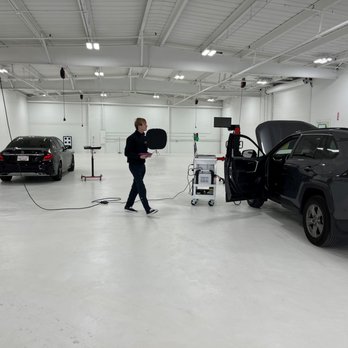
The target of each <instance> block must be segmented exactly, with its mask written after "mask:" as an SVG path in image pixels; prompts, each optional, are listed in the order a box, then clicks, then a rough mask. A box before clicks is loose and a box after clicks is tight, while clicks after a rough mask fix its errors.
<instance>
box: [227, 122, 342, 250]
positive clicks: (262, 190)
mask: <svg viewBox="0 0 348 348" xmlns="http://www.w3.org/2000/svg"><path fill="white" fill-rule="evenodd" d="M274 122H276V123H274ZM294 125H295V123H294V121H290V123H289V122H288V123H287V122H286V121H273V122H272V121H268V122H266V123H265V124H261V125H260V126H258V128H257V129H256V133H257V139H258V143H259V146H258V145H257V144H256V143H254V142H253V140H252V139H250V138H249V137H247V136H244V135H239V134H231V135H230V137H229V141H228V147H227V154H226V160H225V189H226V201H239V200H248V203H249V205H250V206H252V207H254V208H260V207H261V206H262V205H263V203H264V202H265V201H266V200H267V199H270V200H272V201H274V202H277V203H280V204H281V205H283V206H285V207H288V208H295V209H296V210H298V211H299V212H300V213H301V214H302V216H303V227H304V231H305V234H306V236H307V238H308V240H309V241H310V242H311V243H313V244H314V245H317V246H325V245H331V244H333V243H335V242H336V241H337V239H338V238H337V237H338V236H339V235H340V233H339V232H342V231H343V232H345V233H346V234H348V129H347V128H327V129H318V128H316V127H314V126H312V125H309V124H304V123H303V122H298V125H297V126H295V128H296V129H298V131H297V132H295V133H293V134H291V135H289V136H287V137H285V138H284V139H283V140H280V139H281V138H282V137H283V135H285V134H286V133H291V130H293V128H292V126H294ZM279 140H280V141H279ZM242 143H243V144H246V143H248V147H251V145H249V144H251V143H253V146H254V148H253V149H251V150H246V151H240V150H241V148H240V147H241V144H242ZM274 143H276V145H275V146H274ZM271 147H273V148H272V149H271ZM254 149H255V150H254Z"/></svg>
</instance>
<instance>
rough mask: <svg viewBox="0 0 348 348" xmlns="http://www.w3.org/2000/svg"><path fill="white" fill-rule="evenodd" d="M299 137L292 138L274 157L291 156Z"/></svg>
mask: <svg viewBox="0 0 348 348" xmlns="http://www.w3.org/2000/svg"><path fill="white" fill-rule="evenodd" d="M297 139H298V137H296V138H292V139H290V140H289V141H287V142H286V143H284V144H283V145H281V146H280V148H279V149H278V150H276V152H275V153H274V155H273V157H275V158H280V157H284V156H287V155H289V154H290V153H291V152H292V149H293V148H294V146H295V144H296V142H297Z"/></svg>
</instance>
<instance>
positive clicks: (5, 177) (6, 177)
mask: <svg viewBox="0 0 348 348" xmlns="http://www.w3.org/2000/svg"><path fill="white" fill-rule="evenodd" d="M0 179H1V180H2V181H11V179H12V176H0Z"/></svg>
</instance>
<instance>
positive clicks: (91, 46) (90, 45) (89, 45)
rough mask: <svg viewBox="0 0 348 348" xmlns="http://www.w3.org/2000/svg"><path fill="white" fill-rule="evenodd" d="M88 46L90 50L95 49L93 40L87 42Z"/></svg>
mask: <svg viewBox="0 0 348 348" xmlns="http://www.w3.org/2000/svg"><path fill="white" fill-rule="evenodd" d="M86 48H87V49H88V50H93V44H92V42H86Z"/></svg>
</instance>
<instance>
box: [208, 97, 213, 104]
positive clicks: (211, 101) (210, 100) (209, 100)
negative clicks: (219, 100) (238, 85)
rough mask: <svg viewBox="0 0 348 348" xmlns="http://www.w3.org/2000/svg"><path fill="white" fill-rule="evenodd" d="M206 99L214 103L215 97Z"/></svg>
mask: <svg viewBox="0 0 348 348" xmlns="http://www.w3.org/2000/svg"><path fill="white" fill-rule="evenodd" d="M207 101H208V102H210V103H214V101H215V99H214V98H209V99H207Z"/></svg>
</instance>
